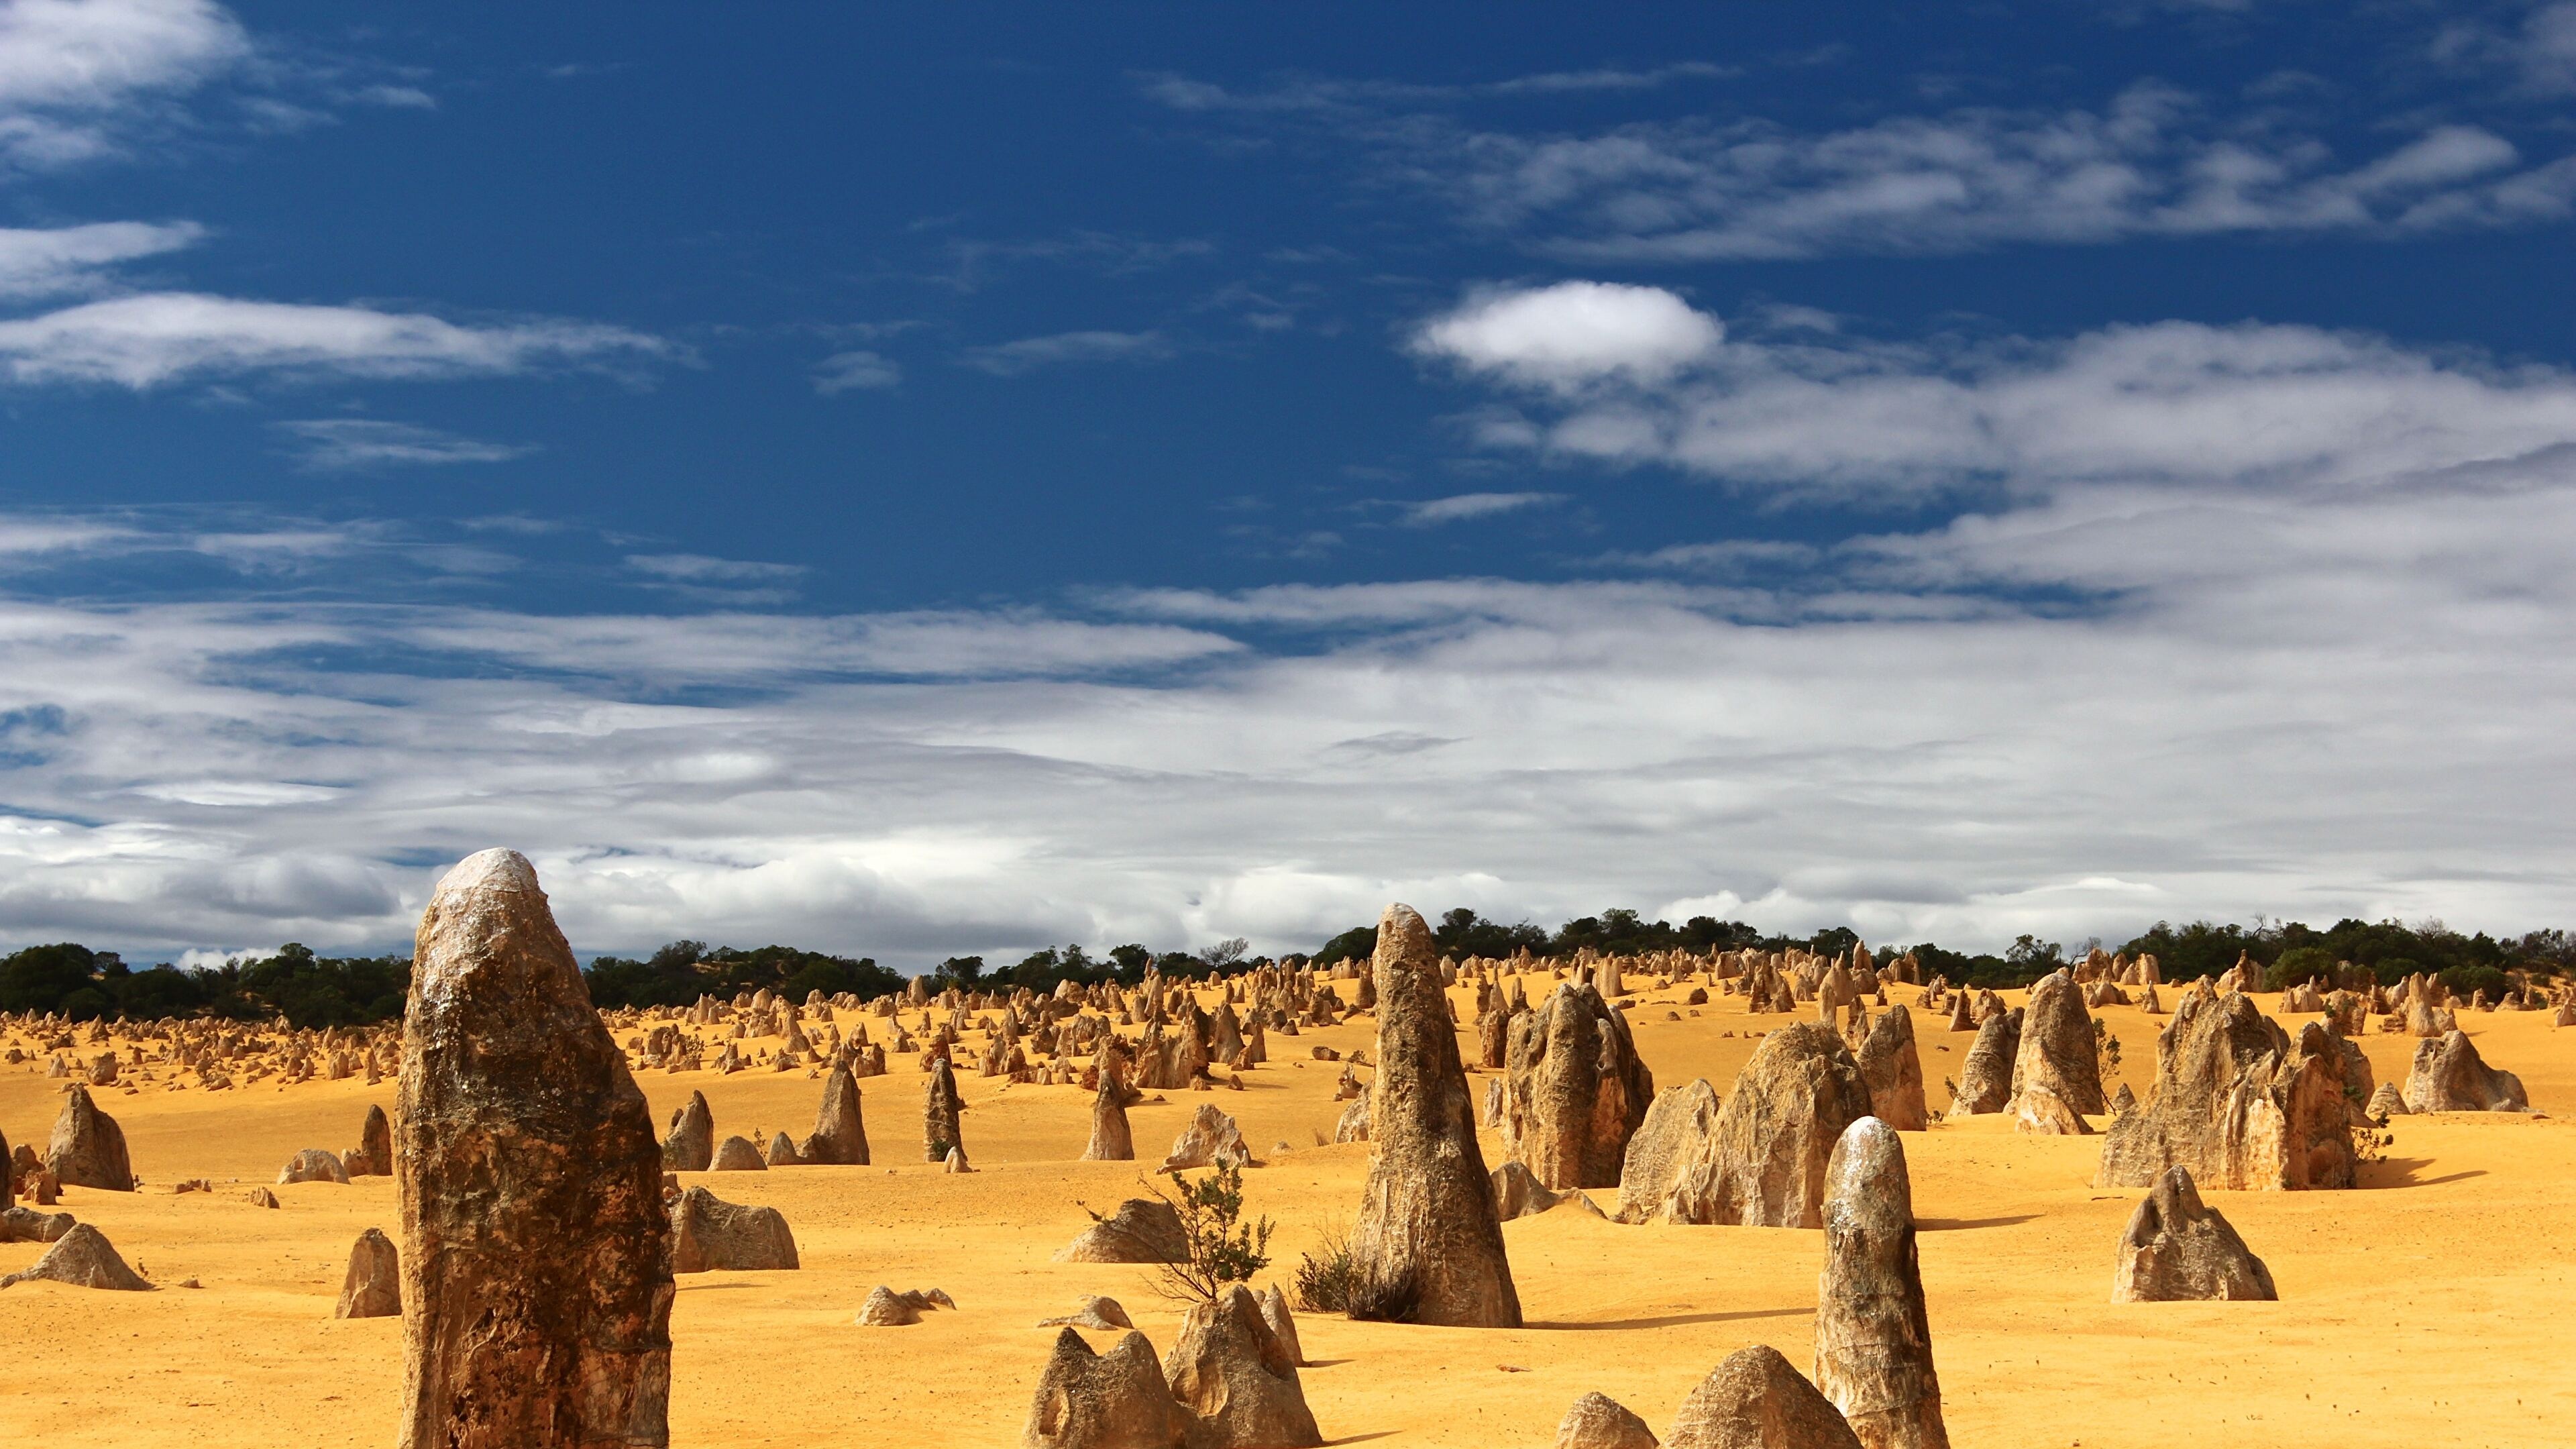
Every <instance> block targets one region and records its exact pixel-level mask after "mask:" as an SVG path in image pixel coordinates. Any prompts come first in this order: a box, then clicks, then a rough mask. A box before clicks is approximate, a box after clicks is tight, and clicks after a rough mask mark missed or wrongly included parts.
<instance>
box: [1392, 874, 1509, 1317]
mask: <svg viewBox="0 0 2576 1449" xmlns="http://www.w3.org/2000/svg"><path fill="white" fill-rule="evenodd" d="M1371 972H1372V979H1373V980H1374V981H1376V983H1377V1006H1378V1029H1377V1048H1378V1050H1377V1078H1376V1080H1375V1081H1374V1082H1372V1083H1371V1084H1370V1088H1369V1098H1368V1100H1369V1137H1370V1152H1369V1174H1368V1185H1367V1188H1366V1189H1365V1192H1364V1194H1363V1197H1362V1199H1361V1204H1360V1212H1359V1217H1358V1220H1357V1221H1356V1222H1355V1223H1354V1224H1353V1225H1352V1228H1351V1236H1350V1247H1351V1265H1352V1270H1353V1278H1354V1289H1353V1295H1352V1308H1351V1316H1352V1317H1354V1318H1373V1319H1385V1320H1391V1321H1396V1322H1409V1323H1429V1324H1441V1325H1446V1326H1450V1327H1462V1328H1518V1327H1520V1324H1521V1300H1520V1295H1519V1293H1518V1292H1517V1291H1515V1290H1514V1288H1513V1287H1512V1267H1511V1263H1510V1261H1509V1260H1508V1259H1507V1258H1506V1257H1505V1256H1504V1253H1503V1230H1502V1225H1501V1223H1500V1222H1499V1221H1497V1220H1496V1218H1495V1216H1494V1184H1493V1181H1492V1179H1491V1178H1489V1177H1488V1176H1486V1172H1485V1155H1484V1152H1483V1150H1482V1149H1481V1148H1479V1147H1478V1146H1477V1143H1476V1112H1475V1102H1474V1099H1473V1098H1471V1097H1470V1096H1469V1095H1468V1092H1467V1073H1466V1070H1465V1068H1464V1067H1463V1066H1461V1065H1460V1063H1459V1061H1458V1035H1457V1032H1456V1031H1455V1030H1454V1029H1453V1028H1452V1027H1451V1025H1450V1021H1449V1003H1448V999H1447V998H1446V997H1445V996H1444V995H1443V994H1442V992H1441V985H1440V956H1439V952H1438V951H1437V950H1436V949H1435V948H1434V947H1433V945H1432V942H1431V929H1430V927H1428V926H1426V925H1424V924H1423V921H1422V917H1421V916H1420V915H1419V914H1417V913H1416V912H1415V911H1414V909H1413V908H1412V907H1411V906H1403V905H1396V906H1389V907H1387V909H1386V914H1385V915H1384V916H1383V917H1382V918H1380V920H1379V922H1378V928H1377V955H1376V959H1375V961H1374V962H1373V963H1372V967H1371Z"/></svg>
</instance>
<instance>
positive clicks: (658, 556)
mask: <svg viewBox="0 0 2576 1449" xmlns="http://www.w3.org/2000/svg"><path fill="white" fill-rule="evenodd" d="M626 566H627V567H628V568H631V569H638V570H641V571H642V572H644V573H648V574H651V575H653V576H654V577H656V578H664V579H674V580H677V581H679V582H681V583H691V584H743V583H784V582H786V581H788V580H791V579H799V578H802V577H804V576H805V573H806V568H805V566H804V565H803V564H783V563H760V562H755V561H753V560H749V559H736V558H714V557H710V556H709V555H706V554H702V553H637V554H628V555H627V556H626Z"/></svg>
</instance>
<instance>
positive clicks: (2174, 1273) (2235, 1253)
mask: <svg viewBox="0 0 2576 1449" xmlns="http://www.w3.org/2000/svg"><path fill="white" fill-rule="evenodd" d="M2280 1296H2281V1295H2280V1293H2279V1292H2278V1291H2276V1290H2275V1289H2274V1288H2273V1286H2272V1271H2271V1270H2270V1269H2269V1268H2266V1267H2264V1266H2263V1260H2262V1259H2260V1258H2257V1257H2255V1256H2254V1253H2253V1250H2252V1249H2250V1248H2248V1247H2246V1246H2245V1240H2244V1239H2243V1238H2241V1237H2238V1236H2237V1234H2236V1229H2235V1228H2233V1227H2231V1226H2229V1225H2228V1222H2227V1219H2226V1218H2225V1217H2222V1216H2221V1215H2220V1214H2219V1211H2218V1209H2216V1208H2213V1207H2211V1206H2209V1205H2208V1204H2207V1203H2204V1202H2202V1201H2201V1200H2200V1189H2199V1188H2197V1187H2194V1186H2193V1185H2192V1181H2191V1173H2190V1172H2189V1171H2188V1170H2187V1169H2184V1168H2181V1167H2175V1168H2171V1169H2169V1170H2168V1171H2166V1173H2165V1174H2164V1176H2162V1177H2159V1178H2157V1179H2156V1185H2155V1187H2154V1188H2152V1189H2151V1190H2149V1192H2148V1193H2147V1197H2146V1200H2145V1201H2143V1202H2141V1203H2139V1204H2138V1210H2137V1211H2136V1212H2135V1213H2134V1214H2132V1215H2131V1216H2130V1218H2129V1226H2128V1229H2127V1231H2125V1232H2123V1233H2122V1234H2121V1235H2120V1262H2119V1266H2118V1268H2117V1269H2116V1270H2115V1271H2114V1272H2113V1274H2112V1279H2111V1301H2112V1302H2114V1303H2162V1302H2169V1301H2174V1300H2182V1299H2210V1298H2217V1299H2229V1300H2234V1299H2261V1300H2264V1301H2266V1302H2268V1301H2271V1300H2273V1299H2277V1298H2279V1297H2280Z"/></svg>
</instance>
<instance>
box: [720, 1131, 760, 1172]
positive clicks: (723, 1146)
mask: <svg viewBox="0 0 2576 1449" xmlns="http://www.w3.org/2000/svg"><path fill="white" fill-rule="evenodd" d="M714 1170H715V1171H717V1172H767V1171H768V1170H769V1159H768V1158H767V1157H766V1156H764V1155H763V1154H762V1153H761V1150H760V1144H759V1143H757V1142H754V1141H752V1140H751V1139H750V1138H748V1137H742V1136H733V1137H728V1138H726V1139H725V1140H724V1141H722V1142H719V1143H717V1144H716V1161H715V1168H714Z"/></svg>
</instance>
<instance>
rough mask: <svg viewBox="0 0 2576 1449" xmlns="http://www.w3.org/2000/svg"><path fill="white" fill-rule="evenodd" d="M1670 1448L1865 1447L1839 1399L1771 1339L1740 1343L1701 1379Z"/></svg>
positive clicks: (1668, 1436)
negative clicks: (1825, 1391)
mask: <svg viewBox="0 0 2576 1449" xmlns="http://www.w3.org/2000/svg"><path fill="white" fill-rule="evenodd" d="M1664 1449H1861V1446H1860V1440H1859V1438H1857V1437H1856V1436H1855V1435H1853V1433H1852V1431H1851V1425H1849V1424H1847V1423H1845V1422H1843V1416H1842V1413H1841V1411H1839V1410H1837V1409H1836V1408H1835V1407H1834V1405H1833V1401H1832V1400H1830V1399H1828V1398H1826V1397H1825V1396H1824V1395H1823V1394H1820V1393H1818V1392H1817V1391H1816V1386H1815V1385H1814V1384H1811V1383H1809V1382H1807V1378H1806V1375H1804V1374H1801V1373H1799V1372H1798V1371H1797V1369H1795V1368H1794V1367H1792V1366H1791V1365H1790V1363H1789V1361H1788V1360H1787V1359H1785V1358H1782V1357H1781V1356H1780V1351H1779V1350H1778V1349H1776V1348H1773V1347H1771V1346H1770V1345H1769V1344H1767V1343H1757V1344H1755V1345H1753V1346H1752V1347H1750V1348H1740V1349H1737V1350H1736V1351H1735V1352H1733V1353H1731V1354H1728V1355H1727V1356H1726V1358H1725V1360H1724V1361H1723V1362H1721V1363H1720V1364H1718V1366H1717V1367H1716V1368H1715V1369H1713V1370H1711V1371H1710V1372H1709V1376H1708V1377H1707V1378H1704V1379H1702V1380H1700V1383H1699V1387H1698V1388H1695V1389H1693V1390H1691V1393H1690V1397H1689V1398H1687V1399H1684V1400H1682V1407H1681V1412H1680V1413H1678V1414H1675V1415H1674V1416H1673V1427H1672V1428H1671V1430H1669V1431H1668V1432H1667V1433H1665V1435H1664Z"/></svg>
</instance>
